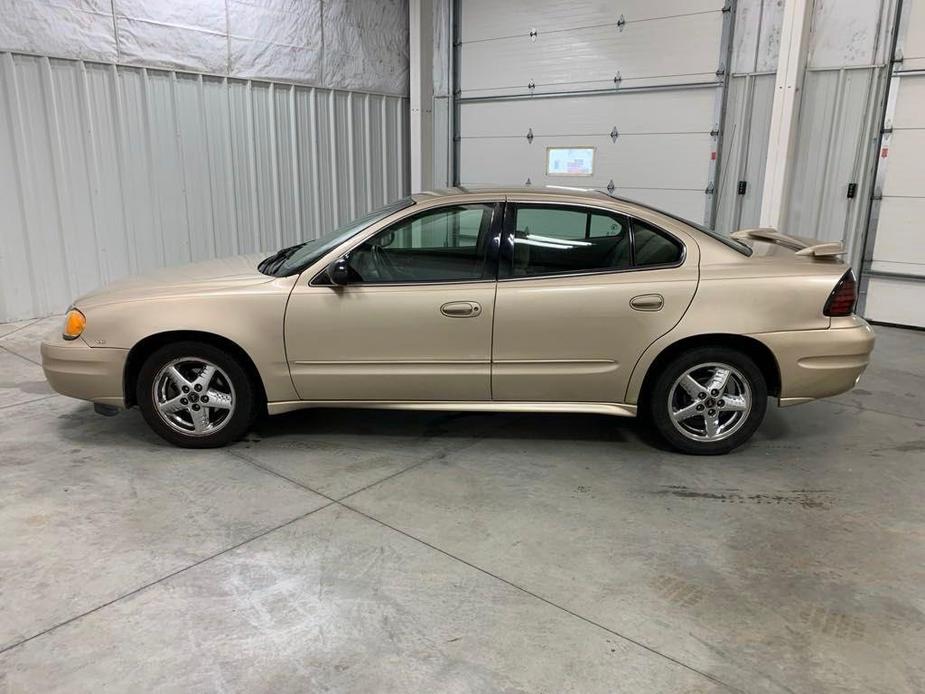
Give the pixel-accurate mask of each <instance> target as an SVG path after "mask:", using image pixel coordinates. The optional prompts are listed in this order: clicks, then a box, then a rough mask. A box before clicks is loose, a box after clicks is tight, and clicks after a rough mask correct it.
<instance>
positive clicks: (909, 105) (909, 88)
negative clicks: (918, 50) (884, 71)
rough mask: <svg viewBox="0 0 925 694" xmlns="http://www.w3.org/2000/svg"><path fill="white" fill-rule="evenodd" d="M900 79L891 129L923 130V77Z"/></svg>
mask: <svg viewBox="0 0 925 694" xmlns="http://www.w3.org/2000/svg"><path fill="white" fill-rule="evenodd" d="M904 62H905V61H904ZM923 67H925V66H923ZM900 79H901V80H902V88H901V89H900V91H899V96H898V97H897V99H896V113H895V115H894V117H893V129H894V130H903V129H909V128H925V75H903V77H901V78H900Z"/></svg>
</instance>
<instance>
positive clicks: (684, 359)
mask: <svg viewBox="0 0 925 694" xmlns="http://www.w3.org/2000/svg"><path fill="white" fill-rule="evenodd" d="M717 363H718V364H725V365H728V366H731V367H732V368H734V369H735V370H737V371H738V372H739V374H740V375H741V377H742V379H743V380H744V381H745V382H746V385H747V387H748V389H749V390H750V394H751V397H750V400H751V407H750V409H749V411H748V412H747V414H746V415H744V416H743V417H742V420H743V421H742V422H741V424H739V425H738V428H735V429H734V430H733V431H732V432H731V433H730V434H729V435H728V436H727V437H726V438H721V439H719V440H716V441H701V440H696V439H694V438H690V437H689V435H685V434H684V433H682V432H681V431H679V429H678V428H677V427H676V426H675V424H674V422H673V420H672V417H671V407H672V405H671V401H670V398H671V397H672V390H673V389H674V386H675V383H676V382H677V381H678V379H679V378H681V376H682V375H684V374H685V373H686V372H687V371H688V370H690V369H693V368H694V367H696V366H698V365H701V364H717ZM709 397H710V394H709V393H707V398H709ZM682 404H683V403H682ZM692 404H696V403H695V402H693V399H692ZM646 405H647V407H646V410H647V412H648V415H649V420H650V422H651V424H652V425H653V427H654V428H655V431H656V432H657V433H658V434H659V436H660V437H661V438H662V439H663V440H664V441H665V442H666V443H667V444H668V445H669V446H671V447H672V448H674V449H675V450H678V451H680V452H682V453H687V454H690V455H723V454H725V453H729V452H730V451H732V450H734V449H736V448H738V447H739V446H741V445H742V444H743V443H745V442H746V441H747V440H748V439H749V438H751V436H752V434H754V433H755V430H756V429H757V428H758V427H759V426H760V425H761V422H762V420H763V419H764V415H765V412H766V411H767V407H768V386H767V382H766V381H765V378H764V375H763V374H762V373H761V369H759V368H758V367H757V366H756V365H755V362H754V361H752V359H751V358H750V357H748V356H747V355H745V354H743V353H742V352H739V351H738V350H735V349H730V348H728V347H698V348H696V349H692V350H690V351H689V352H684V353H683V354H680V355H678V356H677V357H675V358H674V359H672V360H671V361H670V362H669V363H668V364H666V365H665V366H664V367H663V368H662V370H661V373H659V374H658V375H657V376H656V378H655V382H654V383H653V385H652V388H651V390H650V391H649V393H648V397H647V403H646ZM721 416H722V417H727V416H728V415H726V414H723V415H721ZM694 417H695V420H694V421H695V422H696V417H697V415H694ZM701 421H703V420H701Z"/></svg>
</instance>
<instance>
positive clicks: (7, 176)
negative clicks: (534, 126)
mask: <svg viewBox="0 0 925 694" xmlns="http://www.w3.org/2000/svg"><path fill="white" fill-rule="evenodd" d="M407 127H408V123H407V101H406V99H404V98H402V97H396V96H383V95H376V94H369V93H360V92H346V91H333V90H328V89H319V88H311V87H304V86H297V85H291V84H282V83H272V82H257V81H250V80H236V79H229V78H225V77H210V76H206V75H199V74H191V73H185V72H174V71H163V70H152V69H146V68H135V67H124V66H116V65H102V64H97V63H90V62H83V61H74V60H59V59H49V58H45V57H36V56H29V55H21V54H13V53H0V210H3V214H2V217H0V322H2V321H6V320H15V319H19V318H27V317H32V316H40V315H47V314H50V313H55V312H60V311H63V310H64V309H65V308H66V307H67V305H68V302H69V301H70V300H71V299H72V298H73V297H75V296H77V295H79V294H81V293H83V292H86V291H88V290H90V289H93V288H94V287H96V286H99V285H101V284H104V283H106V282H109V281H111V280H113V279H116V278H118V277H122V276H125V275H128V274H132V273H137V272H143V271H145V270H149V269H152V268H156V267H160V266H163V265H175V264H178V263H184V262H188V261H196V260H204V259H207V258H212V257H220V256H224V255H230V254H237V253H246V252H253V251H258V250H267V249H274V248H277V247H280V246H284V245H290V244H293V243H296V242H298V241H301V240H305V239H309V238H313V237H315V236H317V235H318V233H319V230H323V229H327V228H330V227H331V226H334V225H336V224H338V223H340V222H343V221H345V220H346V219H348V218H350V217H353V216H355V215H358V214H362V213H363V212H365V211H366V210H368V209H371V208H374V207H376V206H378V205H381V204H384V203H385V202H387V201H390V200H393V199H395V198H397V197H400V196H402V195H404V194H406V193H407V191H408V187H409V184H408V166H407V151H406V149H407V147H406V142H407V135H406V131H407Z"/></svg>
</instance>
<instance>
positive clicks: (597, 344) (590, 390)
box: [492, 202, 699, 403]
mask: <svg viewBox="0 0 925 694" xmlns="http://www.w3.org/2000/svg"><path fill="white" fill-rule="evenodd" d="M501 255H502V258H501V266H500V274H499V281H498V290H497V296H496V299H495V326H494V340H493V355H492V397H493V398H494V399H495V400H508V401H534V402H550V401H553V402H618V403H619V402H623V400H624V397H625V393H626V387H627V383H628V381H629V377H630V374H631V372H632V369H633V366H634V365H635V364H636V361H637V360H638V359H639V357H640V355H641V354H642V353H643V351H644V350H645V349H646V347H648V346H649V345H650V344H651V343H652V342H653V341H654V340H656V339H657V338H658V337H660V336H661V335H663V334H665V333H666V332H668V331H669V330H670V329H671V328H672V327H674V325H675V324H676V323H677V322H678V321H679V320H680V318H681V316H682V315H683V314H684V312H685V311H686V310H687V307H688V305H689V304H690V302H691V299H692V298H693V295H694V292H695V290H696V287H697V279H698V270H697V265H698V261H699V252H698V249H697V247H696V244H695V243H693V241H691V240H690V239H687V240H685V241H682V239H680V238H678V237H677V236H675V235H672V234H669V233H668V232H666V231H664V230H662V229H660V228H658V227H657V226H655V225H654V224H652V223H650V222H647V221H644V220H642V219H638V218H631V217H629V216H627V215H625V214H620V213H618V212H614V211H612V210H609V209H608V208H599V207H588V206H563V205H557V204H548V203H534V202H509V203H508V205H507V207H506V211H505V220H504V234H503V237H502V254H501Z"/></svg>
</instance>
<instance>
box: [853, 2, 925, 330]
mask: <svg viewBox="0 0 925 694" xmlns="http://www.w3.org/2000/svg"><path fill="white" fill-rule="evenodd" d="M903 19H904V24H905V25H906V29H905V32H901V33H900V36H901V37H903V38H902V39H901V44H900V50H901V51H902V54H903V55H905V56H908V57H907V58H905V59H904V60H903V62H902V63H901V68H900V69H898V70H897V71H896V72H894V76H893V81H892V83H891V85H890V91H891V95H890V105H888V107H887V122H886V126H887V129H888V133H887V134H886V135H885V136H884V139H883V143H882V147H881V152H880V155H881V156H880V169H879V171H878V179H879V183H880V191H881V194H882V198H881V199H880V204H879V210H877V212H876V218H877V225H876V229H875V237H874V247H873V256H872V259H871V263H870V268H869V271H868V272H867V278H868V281H867V294H866V304H865V309H864V314H865V315H866V316H867V317H868V318H870V319H871V320H876V321H882V322H884V323H897V324H900V325H912V326H917V327H925V223H923V220H925V166H923V164H922V162H923V161H925V3H921V2H913V3H911V7H910V9H909V13H908V15H907V16H906V17H904V18H903ZM890 110H892V115H891V114H890ZM890 126H892V132H891V133H890V132H889V127H890ZM875 209H876V208H875Z"/></svg>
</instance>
